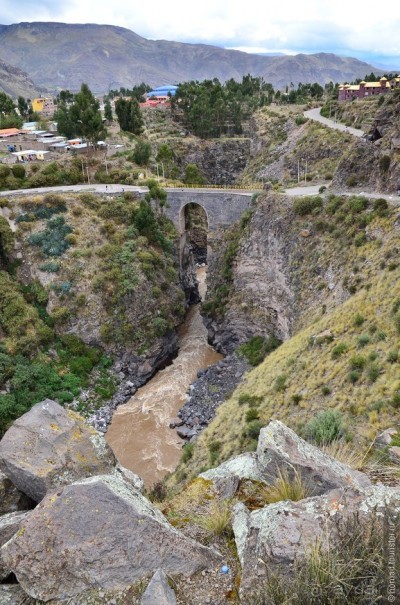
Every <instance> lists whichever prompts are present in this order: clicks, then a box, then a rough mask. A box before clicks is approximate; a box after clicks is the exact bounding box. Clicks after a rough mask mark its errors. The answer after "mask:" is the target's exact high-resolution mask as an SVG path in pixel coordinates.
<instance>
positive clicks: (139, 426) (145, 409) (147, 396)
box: [105, 268, 222, 487]
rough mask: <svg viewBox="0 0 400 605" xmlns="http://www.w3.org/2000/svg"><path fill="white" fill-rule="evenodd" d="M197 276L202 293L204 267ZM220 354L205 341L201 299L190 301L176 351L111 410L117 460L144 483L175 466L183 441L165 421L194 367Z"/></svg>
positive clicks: (192, 377)
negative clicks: (148, 379) (121, 402)
mask: <svg viewBox="0 0 400 605" xmlns="http://www.w3.org/2000/svg"><path fill="white" fill-rule="evenodd" d="M197 278H198V280H199V291H200V295H201V296H202V297H203V296H204V294H205V290H206V269H205V268H200V269H199V270H198V273H197ZM220 359H222V355H220V354H219V353H217V352H216V351H214V349H213V348H212V347H210V346H209V345H208V344H207V330H206V328H205V326H204V325H203V322H202V318H201V315H200V309H199V305H194V306H192V307H191V308H190V310H189V312H188V314H187V316H186V319H185V322H184V323H183V324H182V326H181V328H180V330H179V353H178V356H177V357H176V358H175V359H174V361H173V362H172V364H171V365H169V366H168V367H166V368H165V369H164V370H160V371H159V372H157V374H156V375H155V376H154V377H153V378H152V379H151V380H150V381H149V382H148V383H147V384H145V385H144V386H143V387H141V388H140V389H138V390H137V391H136V393H135V395H134V396H133V397H131V399H130V400H129V401H128V402H127V403H126V404H124V405H120V406H119V407H118V408H117V409H116V411H115V412H114V415H113V418H112V421H111V424H110V426H109V428H108V430H107V433H106V435H105V437H106V440H107V442H108V444H109V445H110V446H111V448H112V449H113V451H114V454H115V456H116V457H117V458H118V460H119V462H120V463H121V464H122V465H123V466H125V467H126V468H129V469H130V470H132V471H133V472H134V473H137V474H138V475H139V476H140V477H142V479H143V481H144V483H145V485H146V487H151V486H152V485H153V484H154V483H155V482H157V481H159V480H160V479H162V478H163V477H164V476H165V475H166V474H167V473H168V472H171V471H173V470H174V469H175V468H176V466H177V464H178V461H179V459H180V457H181V454H182V446H183V444H184V441H183V440H182V439H180V438H179V437H178V435H177V433H176V430H175V429H170V428H169V426H168V425H169V421H170V419H171V418H174V417H176V415H177V413H178V410H179V409H180V408H181V407H182V406H183V404H184V403H185V401H186V397H187V395H186V392H187V390H188V388H189V385H190V383H192V382H193V381H194V380H195V379H196V375H197V372H198V370H201V369H205V368H207V367H208V366H210V365H212V364H214V363H216V362H217V361H219V360H220Z"/></svg>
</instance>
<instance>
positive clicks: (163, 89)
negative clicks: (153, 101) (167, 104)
mask: <svg viewBox="0 0 400 605" xmlns="http://www.w3.org/2000/svg"><path fill="white" fill-rule="evenodd" d="M177 88H178V87H177V86H174V85H169V84H166V85H165V86H158V88H154V89H153V90H151V91H150V92H148V93H147V95H146V96H147V98H150V97H167V96H168V95H171V97H173V96H174V94H175V93H176V89H177Z"/></svg>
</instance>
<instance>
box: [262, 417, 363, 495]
mask: <svg viewBox="0 0 400 605" xmlns="http://www.w3.org/2000/svg"><path fill="white" fill-rule="evenodd" d="M257 458H258V463H259V464H260V465H261V466H262V467H263V475H264V480H266V481H268V482H274V481H275V479H276V477H277V475H278V472H279V470H281V471H282V470H284V469H286V470H287V471H288V474H289V476H290V475H293V474H294V473H295V472H297V473H299V474H300V475H301V477H302V479H303V480H304V482H305V483H306V484H307V486H308V488H309V490H310V492H311V494H312V495H318V494H323V493H325V492H327V491H329V490H332V489H335V488H337V487H339V488H341V487H343V488H344V487H350V488H353V489H363V488H366V487H368V486H370V485H371V481H370V480H369V478H368V477H367V475H365V474H364V473H360V472H359V471H356V470H353V469H352V468H350V467H349V466H347V465H345V464H342V463H341V462H339V461H338V460H335V459H334V458H332V457H331V456H329V455H328V454H325V453H324V452H322V451H321V450H320V449H319V448H317V447H314V446H313V445H311V444H309V443H307V442H306V441H304V440H303V439H301V438H300V437H299V436H298V435H296V433H295V432H294V431H292V430H291V429H289V428H288V427H287V426H286V425H285V424H283V422H280V421H279V420H272V421H271V422H270V423H269V424H268V426H266V427H264V428H263V429H261V431H260V436H259V439H258V446H257Z"/></svg>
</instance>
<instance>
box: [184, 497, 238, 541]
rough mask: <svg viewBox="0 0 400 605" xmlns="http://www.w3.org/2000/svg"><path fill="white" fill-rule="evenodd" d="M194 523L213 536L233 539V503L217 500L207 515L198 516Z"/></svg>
mask: <svg viewBox="0 0 400 605" xmlns="http://www.w3.org/2000/svg"><path fill="white" fill-rule="evenodd" d="M193 521H194V522H195V523H196V524H197V525H200V527H202V528H203V529H205V530H206V531H207V532H208V533H210V534H212V535H213V536H226V537H231V536H232V534H233V530H232V512H231V502H230V501H229V500H215V501H214V502H213V503H212V505H211V508H210V510H209V512H208V513H207V514H204V515H197V516H195V517H194V518H193Z"/></svg>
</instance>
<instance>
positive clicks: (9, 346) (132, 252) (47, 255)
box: [0, 193, 185, 433]
mask: <svg viewBox="0 0 400 605" xmlns="http://www.w3.org/2000/svg"><path fill="white" fill-rule="evenodd" d="M135 217H136V218H135ZM175 238H176V232H175V229H174V227H173V225H172V223H170V222H169V221H168V220H167V219H165V218H164V217H157V216H155V215H154V213H153V211H152V210H151V209H150V207H149V206H148V205H147V203H145V202H144V200H142V201H140V199H139V198H136V197H134V196H132V194H128V193H126V194H124V195H123V196H112V195H111V196H109V195H106V196H96V195H93V194H90V193H86V194H85V193H83V194H80V195H66V196H59V195H54V194H53V195H52V194H49V195H47V196H24V197H23V198H20V199H19V198H17V199H16V200H12V199H10V200H5V199H4V198H2V199H1V200H0V283H1V287H0V433H2V432H4V430H5V428H7V425H8V423H9V422H10V420H11V419H14V418H16V417H18V416H19V415H21V413H22V412H23V411H24V410H26V409H28V408H29V407H30V406H31V405H32V404H33V403H35V402H36V401H39V400H40V399H42V398H43V395H45V396H49V397H53V398H55V399H57V400H58V401H59V402H62V403H71V402H73V401H74V403H73V406H74V407H76V406H78V407H79V409H80V411H81V412H83V413H89V412H92V411H93V410H94V409H96V408H97V407H98V406H99V405H101V404H102V403H104V401H109V400H110V399H111V398H112V397H113V396H114V395H115V397H117V398H118V397H119V399H117V400H118V402H121V401H125V399H126V397H127V396H129V395H130V394H131V393H133V392H134V391H135V390H136V388H137V386H138V385H139V384H143V382H145V381H146V380H147V379H148V378H149V376H150V375H151V374H152V373H154V371H155V369H156V368H157V367H158V366H159V365H160V364H163V363H165V362H166V361H168V360H169V358H170V357H171V356H172V355H174V354H175V353H176V347H177V337H176V334H175V328H176V326H177V325H178V324H180V323H181V321H182V317H183V315H184V312H185V293H184V291H183V289H182V287H181V283H180V275H179V267H178V264H177V258H176V250H175V247H174V244H175ZM22 261H23V262H22ZM115 365H117V367H118V369H117V370H116V371H115V372H114V373H110V372H109V371H108V369H109V368H110V367H111V366H114V367H115ZM92 370H94V371H93V373H92ZM82 389H85V391H86V394H85V395H82V398H81V397H80V394H81V391H82ZM87 389H89V390H87ZM85 402H86V403H85Z"/></svg>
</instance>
